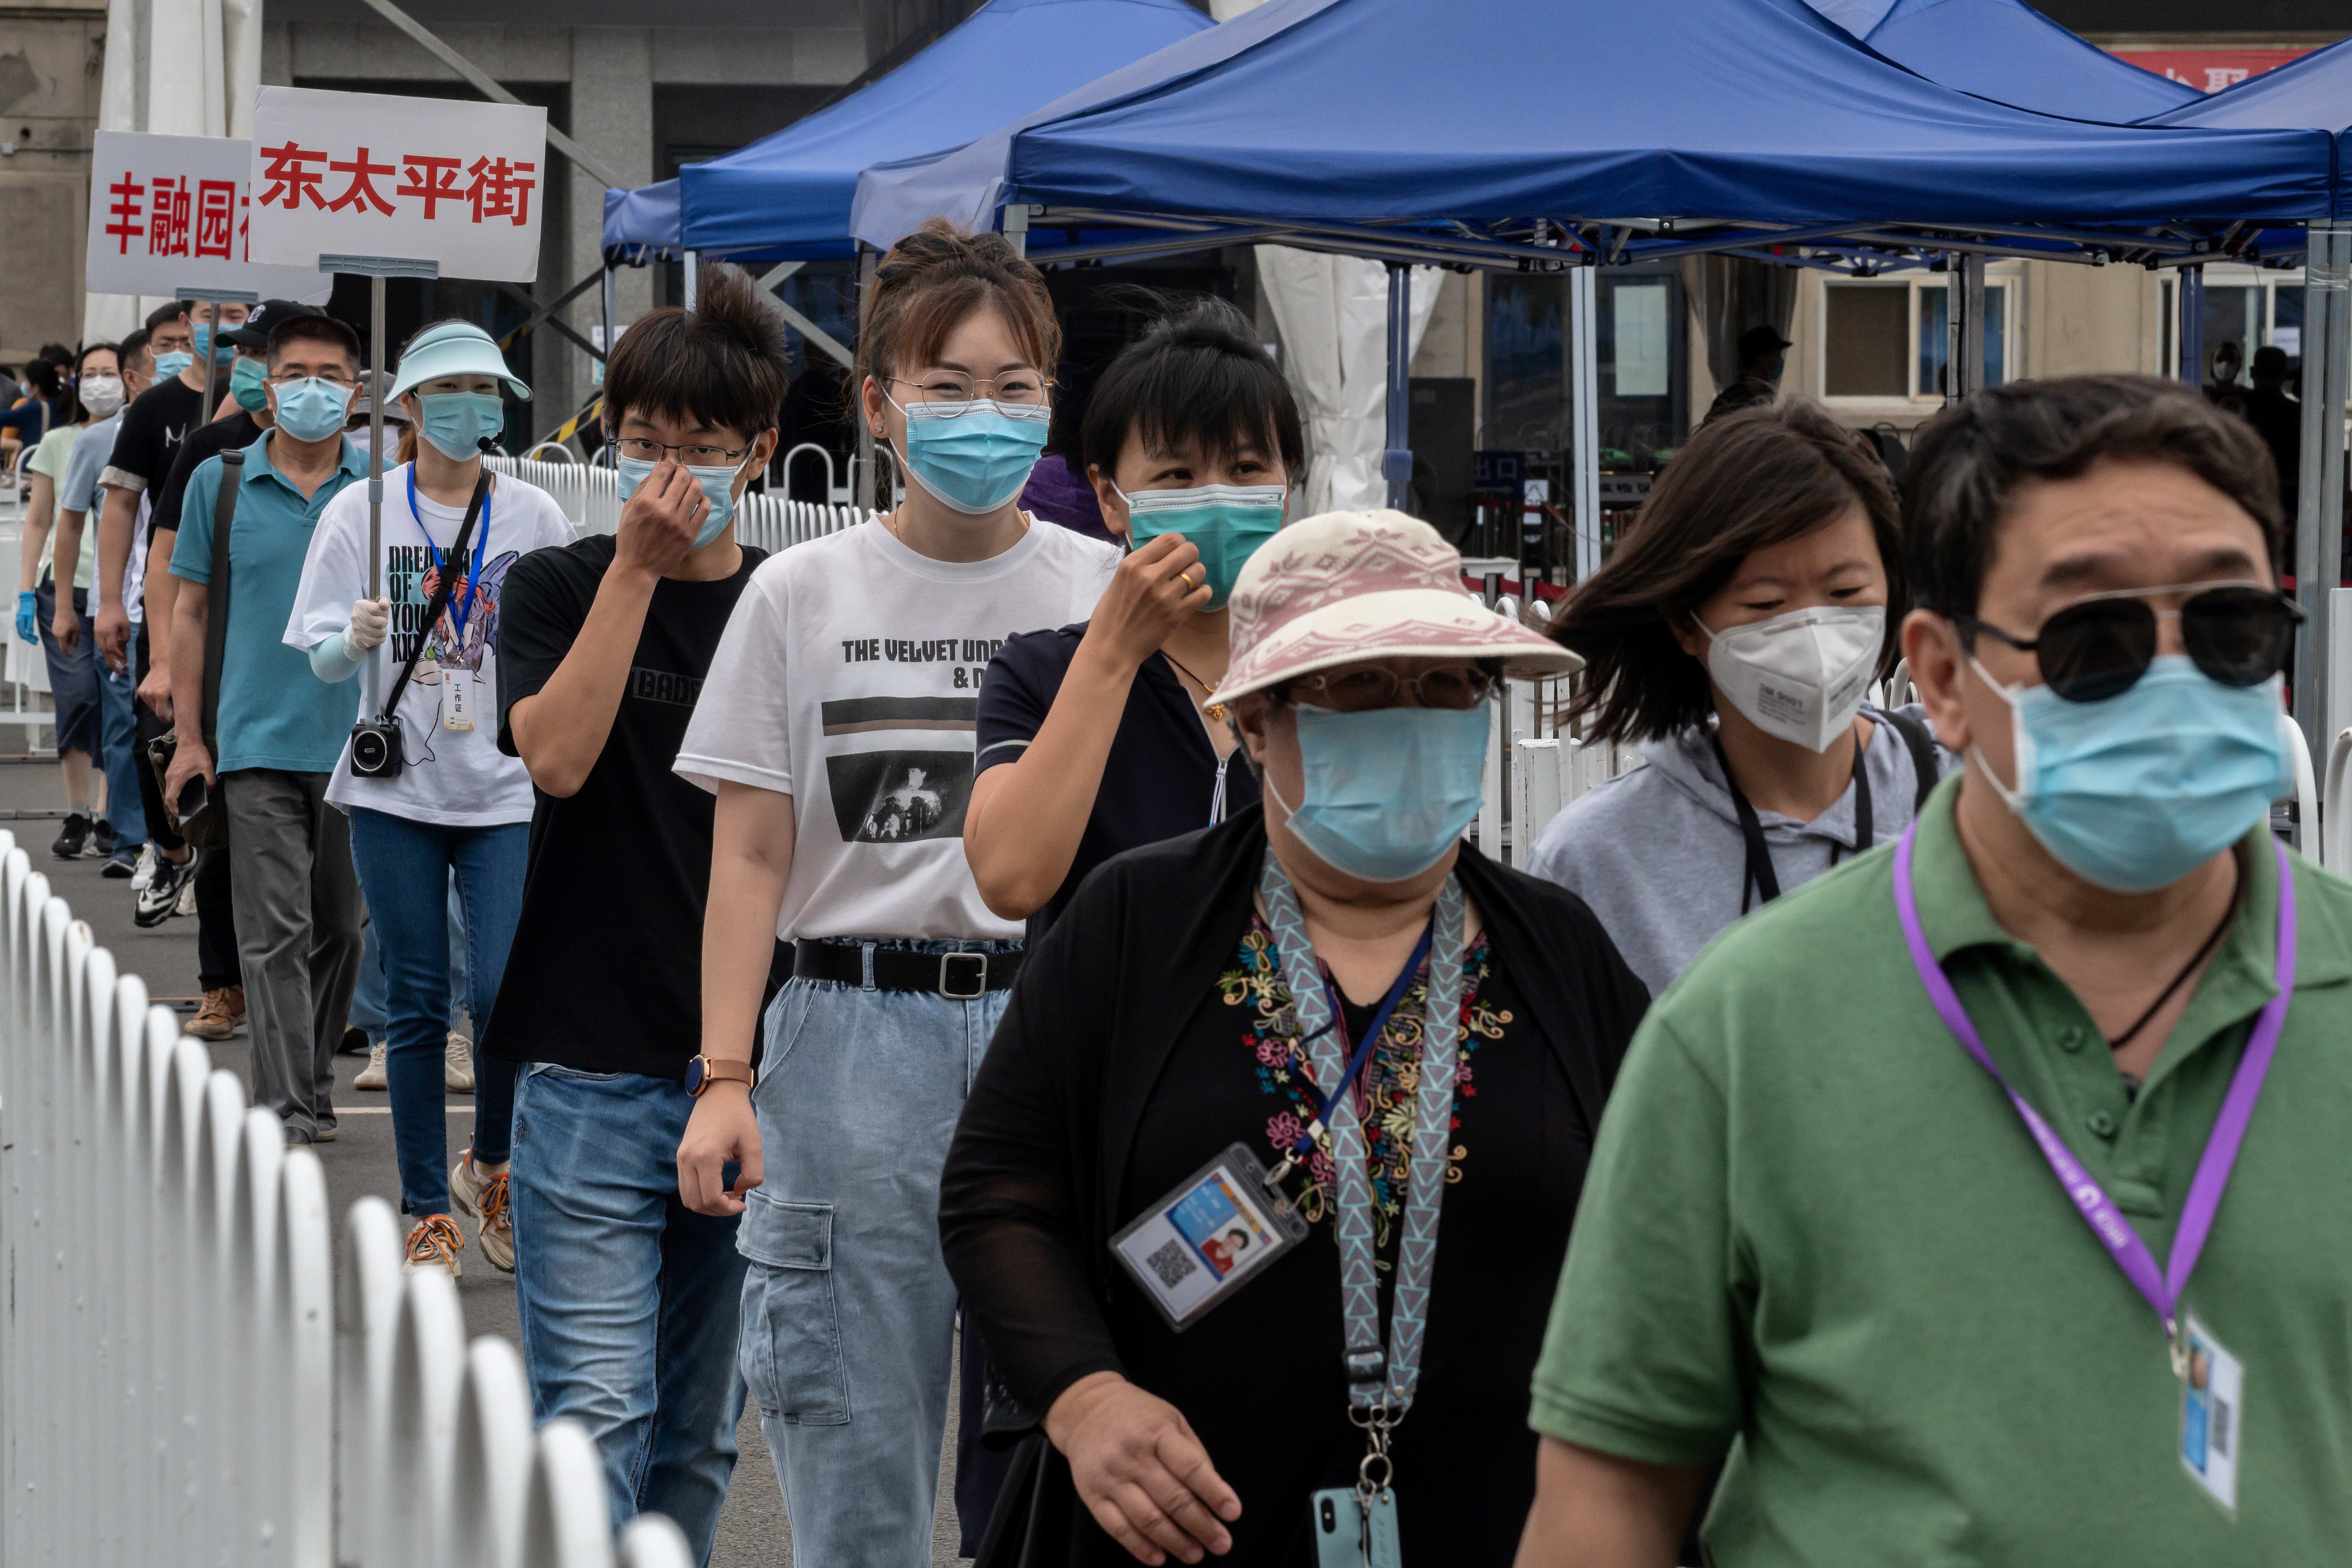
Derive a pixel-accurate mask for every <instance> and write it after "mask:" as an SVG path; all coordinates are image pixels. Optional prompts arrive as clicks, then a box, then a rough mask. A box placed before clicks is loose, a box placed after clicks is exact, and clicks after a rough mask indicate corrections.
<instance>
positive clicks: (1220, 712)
mask: <svg viewBox="0 0 2352 1568" xmlns="http://www.w3.org/2000/svg"><path fill="white" fill-rule="evenodd" d="M1201 711H1202V712H1203V713H1205V714H1207V715H1208V716H1209V720H1210V721H1211V722H1212V723H1216V724H1222V723H1223V722H1224V721H1225V705H1224V704H1223V703H1222V702H1211V703H1207V704H1205V705H1203V706H1202V709H1201Z"/></svg>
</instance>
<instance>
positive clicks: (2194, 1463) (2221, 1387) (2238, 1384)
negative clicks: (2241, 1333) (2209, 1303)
mask: <svg viewBox="0 0 2352 1568" xmlns="http://www.w3.org/2000/svg"><path fill="white" fill-rule="evenodd" d="M2183 1332H2184V1335H2185V1337H2186V1340H2187V1342H2188V1349H2189V1375H2188V1377H2187V1379H2186V1380H2185V1381H2183V1382H2182V1384H2181V1385H2180V1463H2181V1467H2182V1468H2184V1469H2186V1470H2187V1471H2188V1472H2189V1479H2191V1480H2193V1481H2195V1482H2196V1483H2197V1484H2198V1485H2199V1486H2200V1487H2201V1488H2203V1489H2204V1491H2205V1495H2206V1496H2208V1497H2210V1498H2211V1499H2212V1500H2214V1501H2215V1502H2218V1503H2220V1504H2221V1506H2222V1507H2223V1508H2225V1509H2227V1510H2230V1511H2231V1513H2235V1512H2236V1511H2237V1510H2238V1438H2239V1436H2240V1434H2241V1433H2242V1432H2243V1430H2244V1428H2245V1387H2246V1373H2245V1368H2244V1366H2243V1365H2242V1364H2241V1363H2240V1362H2239V1360H2238V1358H2237V1357H2236V1356H2233V1355H2231V1353H2230V1352H2228V1351H2226V1350H2224V1349H2222V1348H2221V1341H2219V1340H2217V1339H2215V1338H2214V1337H2213V1331H2211V1330H2210V1329H2208V1328H2207V1327H2206V1326H2205V1325H2204V1324H2203V1323H2200V1322H2199V1321H2197V1319H2196V1318H2195V1316H2193V1315H2192V1316H2190V1317H2189V1320H2188V1322H2187V1324H2186V1326H2185V1328H2184V1331H2183Z"/></svg>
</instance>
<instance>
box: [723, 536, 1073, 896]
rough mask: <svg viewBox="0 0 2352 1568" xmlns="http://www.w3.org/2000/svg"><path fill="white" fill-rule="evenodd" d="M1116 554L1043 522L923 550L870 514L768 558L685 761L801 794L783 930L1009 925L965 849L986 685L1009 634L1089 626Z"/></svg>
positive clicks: (736, 618) (733, 620)
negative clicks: (985, 897) (985, 893)
mask: <svg viewBox="0 0 2352 1568" xmlns="http://www.w3.org/2000/svg"><path fill="white" fill-rule="evenodd" d="M1116 570H1118V551H1117V550H1116V549H1114V548H1113V547H1111V546H1110V545H1108V544H1106V543H1103V542H1101V541H1099V540H1093V539H1088V538H1087V537H1086V536H1084V535H1083V534H1078V533H1073V532H1071V531H1069V530H1068V529H1066V528H1059V527H1056V526H1055V525H1054V524H1052V523H1034V522H1033V523H1032V524H1031V526H1030V529H1029V531H1028V532H1027V533H1025V534H1024V535H1023V536H1022V539H1021V542H1019V543H1018V544H1015V545H1014V546H1013V548H1012V549H1010V550H1007V551H1005V552H1003V554H1001V555H996V556H992V557H991V558H990V559H988V560H986V561H971V562H950V561H934V560H932V559H931V558H930V557H929V556H927V555H920V554H918V553H917V552H914V551H912V550H909V549H908V548H907V546H906V545H904V544H902V543H900V542H898V538H897V537H896V536H895V535H894V534H892V533H891V532H890V531H889V530H888V529H887V528H886V527H884V526H883V525H882V524H881V523H879V522H866V523H861V524H859V525H858V526H857V527H856V528H853V529H850V530H848V531H845V532H842V533H836V534H831V535H828V536H827V537H825V538H822V539H817V540H814V541H811V542H808V543H806V544H798V545H794V546H793V548H792V549H790V550H786V551H783V552H781V553H779V554H776V555H774V556H772V557H770V558H769V560H768V561H767V562H766V563H765V564H763V565H761V568H760V569H759V570H758V571H757V572H755V573H753V574H752V575H751V584H750V585H749V586H747V587H746V588H745V589H744V590H743V596H742V597H741V598H740V599H739V600H738V601H736V605H735V613H734V615H733V616H731V617H730V619H729V620H728V623H727V634H726V636H725V637H721V638H720V639H719V652H718V654H717V655H716V657H714V658H712V660H711V663H710V673H709V677H708V678H706V679H704V681H703V684H702V695H701V698H700V700H698V702H697V703H696V704H695V709H694V719H693V721H692V722H691V723H689V724H688V726H687V731H686V743H685V745H684V746H683V747H681V748H680V749H679V751H678V754H677V771H678V772H679V773H682V774H684V775H685V776H686V777H688V778H689V779H692V780H693V781H694V782H695V783H697V784H700V785H702V786H703V787H704V788H705V789H712V790H715V789H716V788H717V787H718V784H719V780H722V779H724V780H728V781H730V782H732V783H736V784H751V785H753V786H754V787H756V788H760V789H769V790H774V791H777V792H778V793H780V794H783V795H791V796H792V797H793V815H794V816H795V818H796V821H797V837H796V840H795V842H794V845H793V871H792V879H791V880H790V881H789V882H788V883H787V884H786V885H785V889H784V903H783V909H782V911H781V912H780V913H779V914H778V916H777V918H776V934H777V935H778V936H779V937H782V938H791V937H796V936H800V937H824V936H865V937H877V936H895V937H994V938H1014V937H1018V936H1020V935H1021V934H1022V930H1023V927H1022V924H1021V922H1020V921H1008V920H1005V919H1003V918H1002V917H1001V916H998V915H994V914H992V913H990V912H989V910H988V906H987V905H985V904H983V903H982V902H981V900H980V889H978V888H977V887H976V886H974V885H973V882H972V879H971V868H970V867H969V866H967V865H966V864H965V861H964V857H963V815H964V806H965V805H966V803H967V802H968V801H969V800H970V798H971V758H972V735H973V732H974V724H975V722H976V721H977V719H978V716H979V710H980V678H981V676H982V673H983V672H984V671H985V670H986V669H987V668H988V661H989V659H990V658H992V656H993V655H994V654H995V652H996V650H997V648H998V647H1002V646H1003V642H1004V640H1005V639H1006V638H1007V637H1013V636H1014V635H1015V634H1017V633H1020V632H1034V631H1039V630H1042V629H1044V628H1045V627H1048V626H1067V625H1069V624H1070V623H1071V622H1072V621H1082V620H1085V619H1086V618H1087V616H1088V615H1090V614H1091V613H1092V612H1093V610H1094V604H1095V601H1096V600H1097V599H1098V598H1100V597H1101V596H1102V592H1103V590H1104V589H1105V588H1106V587H1108V585H1109V584H1110V578H1111V574H1112V573H1113V572H1115V571H1116Z"/></svg>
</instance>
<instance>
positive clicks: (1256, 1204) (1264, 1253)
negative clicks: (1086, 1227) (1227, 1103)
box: [1110, 1143, 1307, 1334]
mask: <svg viewBox="0 0 2352 1568" xmlns="http://www.w3.org/2000/svg"><path fill="white" fill-rule="evenodd" d="M1306 1238H1307V1222H1306V1221H1305V1220H1303V1219H1301V1218H1300V1217H1299V1216H1298V1211H1297V1209H1295V1208H1293V1207H1291V1205H1289V1203H1288V1202H1286V1201H1285V1200H1284V1199H1282V1198H1279V1197H1277V1196H1276V1194H1274V1193H1272V1192H1270V1191H1268V1190H1267V1188H1266V1185H1265V1166H1264V1165H1262V1164H1260V1163H1258V1158H1257V1156H1256V1155H1255V1154H1253V1153H1251V1152H1250V1151H1249V1146H1248V1145H1247V1144H1244V1143H1235V1144H1234V1145H1233V1146H1232V1147H1231V1148H1229V1149H1227V1150H1226V1151H1225V1152H1223V1153H1222V1154H1220V1155H1218V1156H1217V1157H1216V1158H1215V1159H1213V1160H1212V1161H1210V1162H1209V1163H1207V1164H1205V1165H1203V1166H1202V1167H1201V1168H1200V1169H1199V1170H1198V1171H1195V1172H1194V1173H1192V1175H1190V1176H1188V1177H1186V1178H1185V1179H1184V1181H1183V1182H1182V1183H1181V1184H1180V1185H1179V1186H1177V1188H1176V1189H1175V1190H1174V1191H1173V1192H1171V1193H1170V1194H1168V1195H1167V1196H1166V1197H1164V1198H1161V1199H1160V1201H1159V1202H1158V1203H1156V1204H1154V1205H1151V1206H1150V1208H1148V1209H1146V1210H1144V1211H1143V1213H1142V1214H1140V1215H1138V1216H1137V1217H1136V1218H1134V1219H1132V1220H1130V1221H1129V1222H1128V1224H1127V1226H1125V1227H1124V1228H1122V1229H1121V1230H1120V1231H1119V1232H1118V1234H1117V1235H1115V1236H1113V1237H1111V1238H1110V1249H1111V1251H1112V1252H1113V1253H1114V1254H1116V1255H1117V1257H1118V1260H1119V1263H1120V1264H1121V1265H1122V1266H1123V1267H1124V1268H1126V1269H1127V1271H1128V1273H1129V1274H1131V1275H1133V1276H1134V1277H1135V1282H1136V1283H1137V1284H1139V1285H1140V1286H1142V1287H1143V1293H1144V1294H1145V1295H1146V1296H1148V1297H1150V1300H1151V1304H1152V1305H1153V1306H1155V1307H1157V1308H1159V1309H1160V1316H1161V1317H1163V1318H1165V1319H1167V1320H1168V1326H1169V1327H1170V1328H1171V1329H1173V1330H1175V1331H1177V1332H1178V1333H1180V1334H1181V1333H1182V1332H1183V1331H1185V1330H1186V1329H1189V1328H1191V1327H1192V1325H1193V1324H1194V1323H1197V1322H1199V1321H1201V1319H1202V1316H1204V1315H1205V1314H1206V1313H1207V1312H1208V1311H1209V1310H1210V1309H1211V1308H1213V1307H1214V1306H1216V1305H1217V1303H1219V1302H1220V1301H1223V1300H1224V1299H1225V1298H1226V1297H1228V1296H1231V1295H1232V1294H1233V1293H1234V1291H1236V1290H1238V1289H1241V1288H1242V1287H1243V1286H1244V1285H1245V1284H1247V1283H1249V1281H1251V1280H1252V1279H1255V1278H1257V1276H1258V1274H1259V1273H1260V1272H1262V1271H1263V1270H1264V1269H1265V1266H1266V1265H1267V1264H1269V1263H1271V1262H1273V1261H1274V1260H1275V1259H1276V1258H1279V1257H1281V1256H1282V1255H1283V1254H1284V1253H1286V1252H1287V1251H1289V1250H1290V1249H1291V1248H1292V1247H1296V1246H1297V1245H1298V1243H1300V1242H1301V1241H1304V1240H1305V1239H1306Z"/></svg>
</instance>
